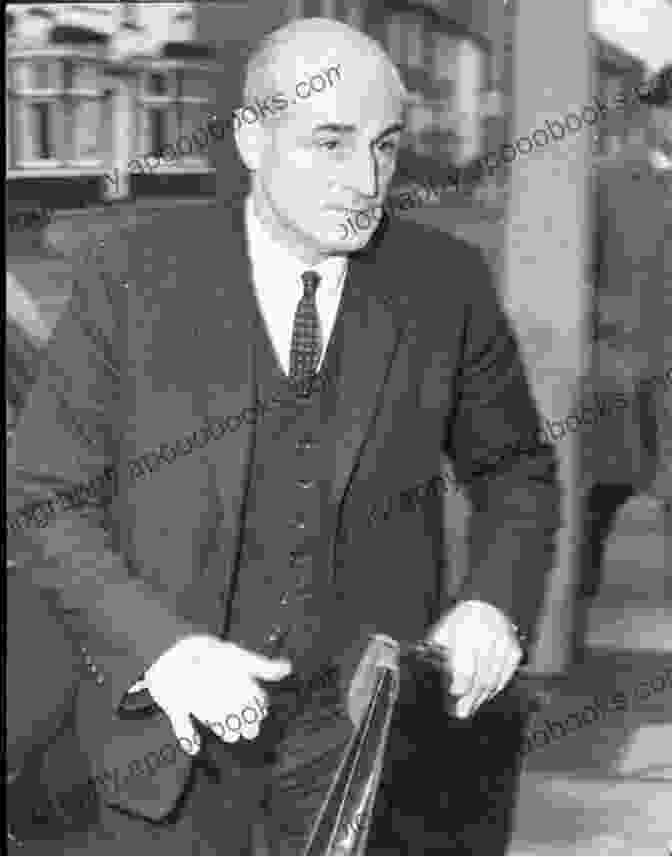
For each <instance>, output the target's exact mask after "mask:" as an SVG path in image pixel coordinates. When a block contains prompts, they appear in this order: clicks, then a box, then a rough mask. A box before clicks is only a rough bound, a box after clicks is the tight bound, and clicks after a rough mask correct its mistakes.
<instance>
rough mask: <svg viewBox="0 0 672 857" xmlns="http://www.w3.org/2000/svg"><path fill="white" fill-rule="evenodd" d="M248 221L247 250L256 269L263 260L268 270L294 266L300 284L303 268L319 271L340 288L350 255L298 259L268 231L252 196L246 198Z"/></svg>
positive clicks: (323, 280) (325, 280)
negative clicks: (312, 260)
mask: <svg viewBox="0 0 672 857" xmlns="http://www.w3.org/2000/svg"><path fill="white" fill-rule="evenodd" d="M245 222H246V228H247V239H248V250H249V254H250V260H251V262H252V267H253V269H254V267H255V262H259V261H260V260H263V265H264V268H265V269H266V270H269V269H270V270H272V269H273V266H274V265H275V264H277V270H278V271H287V270H291V271H292V272H293V273H294V274H295V279H296V282H297V283H299V284H300V282H301V274H303V273H304V271H317V272H318V273H319V274H320V278H321V283H322V285H323V286H326V287H327V288H328V289H329V290H330V291H331V289H338V288H340V286H341V285H342V283H343V279H344V276H343V275H344V270H345V266H346V265H347V258H346V257H344V256H330V257H329V258H328V259H324V260H323V261H322V262H319V263H318V264H317V265H306V263H305V262H302V261H301V259H298V258H297V257H296V256H295V255H294V254H293V253H291V251H289V250H288V249H287V248H286V247H285V246H284V245H283V244H280V243H279V242H278V241H276V240H275V239H274V238H273V237H272V236H271V235H270V234H269V232H268V230H267V229H266V227H265V226H264V224H263V223H262V222H261V221H260V220H259V218H258V217H257V215H256V214H255V211H254V204H253V202H252V196H251V195H250V196H248V197H247V199H246V200H245Z"/></svg>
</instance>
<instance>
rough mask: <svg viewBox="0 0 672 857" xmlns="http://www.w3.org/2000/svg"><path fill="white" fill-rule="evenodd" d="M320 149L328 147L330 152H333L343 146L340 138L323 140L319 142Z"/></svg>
mask: <svg viewBox="0 0 672 857" xmlns="http://www.w3.org/2000/svg"><path fill="white" fill-rule="evenodd" d="M317 145H318V146H319V148H320V149H326V150H327V151H329V152H333V151H334V150H335V149H337V148H339V147H340V146H341V141H340V140H322V141H321V142H320V143H318V144H317Z"/></svg>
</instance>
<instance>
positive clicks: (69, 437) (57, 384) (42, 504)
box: [8, 234, 204, 705]
mask: <svg viewBox="0 0 672 857" xmlns="http://www.w3.org/2000/svg"><path fill="white" fill-rule="evenodd" d="M106 244H107V249H106V250H105V251H103V250H102V248H101V247H100V246H98V247H97V248H95V251H94V250H92V248H91V247H89V248H88V252H87V254H86V255H87V256H88V258H86V259H85V260H83V261H82V262H80V263H76V264H75V277H74V284H73V292H72V297H71V299H70V301H69V303H68V306H67V307H66V309H65V310H64V312H63V314H62V316H61V317H60V319H59V321H58V322H57V324H56V327H55V329H54V332H53V335H52V338H51V340H50V343H49V346H48V348H47V351H46V354H45V355H44V359H43V361H42V365H41V370H40V373H39V376H38V378H37V381H36V383H35V386H34V387H33V389H32V391H31V393H30V395H29V398H28V402H27V405H26V407H25V409H24V411H23V413H22V416H21V419H20V420H19V424H18V426H17V430H16V435H15V439H14V446H13V448H12V450H11V459H10V462H9V478H8V488H9V492H8V493H9V499H8V513H9V521H8V537H9V540H10V544H11V549H13V550H14V552H15V553H16V555H17V556H18V557H20V558H22V561H21V562H20V563H19V564H20V567H21V571H20V573H22V574H25V575H27V576H29V577H30V578H31V579H32V582H33V583H35V584H36V585H37V586H38V587H40V589H41V590H42V591H43V594H44V595H46V596H48V597H49V598H50V600H52V601H55V604H56V606H57V608H58V610H59V615H60V617H61V619H62V621H63V622H65V623H66V626H67V627H68V629H69V630H70V631H71V632H73V633H74V635H75V636H76V637H79V638H80V639H82V640H84V639H85V640H86V641H87V651H89V652H90V653H91V654H92V655H95V653H96V651H99V652H107V653H110V652H113V653H114V657H113V658H111V659H109V660H110V662H111V663H112V665H113V667H112V668H113V674H111V675H110V674H109V673H108V674H107V679H108V692H109V693H110V695H111V698H112V699H113V700H115V705H118V703H119V702H120V701H121V699H122V698H123V696H124V693H125V692H126V691H127V689H128V688H129V687H130V686H131V685H132V684H133V682H134V681H136V680H137V678H138V677H139V676H140V675H142V673H144V671H145V669H146V668H147V667H148V666H149V665H150V664H152V663H153V662H154V661H155V660H156V659H157V658H158V656H159V655H161V654H162V653H163V652H164V651H165V650H166V649H168V648H169V647H170V646H171V645H172V644H173V643H174V642H176V640H178V639H180V638H181V637H184V636H186V635H187V634H190V633H195V632H201V633H202V632H203V630H204V629H202V628H196V627H194V626H193V625H191V624H190V623H188V622H186V621H183V620H182V619H180V618H179V617H178V616H176V615H175V612H174V607H171V605H170V604H169V603H162V600H161V596H160V595H159V594H158V593H157V592H155V591H154V590H153V589H152V587H151V586H150V585H149V584H148V583H147V582H145V581H143V580H142V579H141V578H140V577H139V576H137V575H135V576H133V575H132V574H130V573H129V570H128V567H127V563H126V562H125V558H124V557H123V556H122V555H120V554H119V553H117V552H116V551H115V550H114V549H113V546H112V544H113V540H112V539H111V537H110V536H111V532H110V526H109V520H110V519H109V516H108V512H109V506H110V503H111V502H112V500H113V498H114V496H115V493H116V491H117V486H118V483H119V477H120V475H122V470H121V469H122V468H123V467H124V464H125V463H124V462H123V461H120V460H119V458H118V453H117V450H118V446H119V444H118V438H117V430H118V429H117V410H116V409H117V407H118V402H119V401H120V396H121V387H122V381H123V379H122V366H123V361H122V360H121V355H122V354H123V353H124V352H123V349H124V348H125V340H126V331H125V321H124V309H125V306H126V299H125V298H124V288H123V284H122V283H121V281H120V278H119V277H118V276H115V274H114V273H113V272H114V266H115V264H116V267H117V268H119V267H122V268H123V262H124V259H125V257H126V250H127V248H126V246H125V244H124V240H123V237H122V235H121V234H120V235H118V236H116V240H114V239H109V240H108V242H106ZM110 244H112V245H113V246H112V248H110ZM115 254H116V255H115ZM111 272H112V273H111ZM163 597H164V598H165V596H163Z"/></svg>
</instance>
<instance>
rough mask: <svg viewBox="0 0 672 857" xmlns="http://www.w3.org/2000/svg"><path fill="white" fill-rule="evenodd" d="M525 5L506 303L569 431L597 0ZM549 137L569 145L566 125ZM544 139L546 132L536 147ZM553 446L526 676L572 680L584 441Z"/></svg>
mask: <svg viewBox="0 0 672 857" xmlns="http://www.w3.org/2000/svg"><path fill="white" fill-rule="evenodd" d="M517 5H518V8H517V14H516V20H515V22H514V42H513V59H514V71H513V107H514V120H513V130H512V133H511V137H510V142H511V143H513V144H517V149H516V155H515V158H514V156H513V154H512V153H510V154H508V155H507V157H508V158H510V159H512V163H511V196H510V210H509V216H508V218H507V226H506V229H507V232H506V242H505V258H504V279H503V297H504V300H505V303H506V305H507V307H508V308H509V311H510V313H511V315H512V317H513V319H514V321H515V323H516V326H517V328H518V331H519V334H520V337H521V344H522V347H523V351H524V354H525V357H526V360H527V364H528V366H529V369H530V378H531V381H532V384H533V389H534V393H535V397H536V399H537V402H538V405H539V408H540V409H541V412H542V414H543V417H544V418H547V419H549V420H563V421H564V420H565V418H566V416H567V415H568V413H569V411H570V410H571V408H572V406H573V404H574V401H575V399H576V397H577V382H578V380H579V377H580V375H581V373H582V371H583V364H584V361H585V359H586V351H587V349H586V347H585V343H587V341H588V331H587V307H588V292H589V287H588V284H587V282H586V281H585V271H586V263H585V260H586V251H587V246H588V242H587V237H588V221H587V190H588V166H589V157H590V154H589V153H590V140H591V136H592V134H593V133H594V129H592V128H591V127H589V125H587V124H586V121H589V119H588V120H586V121H584V119H582V118H580V117H582V110H583V108H584V107H585V106H587V105H588V104H589V102H590V98H591V93H590V80H591V71H590V69H591V62H592V61H591V49H590V41H589V27H590V21H589V11H588V0H573V2H571V3H558V2H557V0H517ZM570 113H572V114H575V117H579V119H578V123H577V121H576V118H574V119H570V120H569V124H570V125H571V127H572V129H573V130H568V126H567V118H568V116H569V114H570ZM590 115H591V114H588V113H586V116H588V117H590ZM546 120H550V121H551V122H554V121H555V120H557V121H558V122H559V123H561V125H562V127H564V131H565V133H564V135H563V136H562V139H550V136H549V135H548V128H549V126H548V125H546ZM597 121H599V120H597ZM577 125H578V127H577ZM552 127H553V128H555V136H556V137H560V136H561V134H560V130H559V127H560V126H558V125H552ZM537 129H541V131H540V133H538V134H536V135H535V137H534V140H533V141H530V138H531V137H532V135H533V133H534V132H535V131H536V130H537ZM542 131H545V133H546V135H547V142H546V143H544V142H543V139H544V138H543V133H542ZM523 137H526V138H528V140H527V142H522V141H521V138H523ZM530 149H532V151H530ZM558 434H559V431H558ZM555 446H556V450H557V453H558V457H559V459H560V475H561V480H562V485H563V489H564V501H563V503H564V508H563V519H564V527H563V529H562V530H561V531H560V533H559V536H558V554H557V559H556V563H555V568H554V570H553V572H552V573H551V575H550V576H549V585H548V589H547V595H546V602H545V606H544V609H543V612H542V618H541V624H540V636H539V639H538V642H537V645H536V647H535V650H534V651H533V653H532V656H531V662H530V667H529V671H530V672H531V673H536V674H545V675H553V674H561V673H563V672H564V670H565V668H566V667H567V666H568V664H569V662H570V661H571V657H572V643H573V632H574V626H575V621H576V616H575V610H574V603H573V597H572V589H573V585H574V580H575V577H576V574H577V559H578V551H577V550H576V547H575V545H576V542H577V540H578V536H579V523H580V508H579V507H580V490H579V484H580V481H579V480H580V474H579V472H578V453H579V447H578V435H577V433H574V434H571V433H569V432H567V433H565V436H564V437H563V438H561V439H558V440H557V442H556V444H555ZM533 571H534V570H533V569H530V573H533Z"/></svg>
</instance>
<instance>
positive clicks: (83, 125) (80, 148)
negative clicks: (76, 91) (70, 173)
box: [73, 98, 102, 161]
mask: <svg viewBox="0 0 672 857" xmlns="http://www.w3.org/2000/svg"><path fill="white" fill-rule="evenodd" d="M74 111H75V112H74V121H73V137H74V140H73V149H74V153H73V157H74V158H75V160H78V161H89V160H96V159H97V158H98V157H100V155H99V148H100V128H101V122H102V117H101V103H100V101H98V100H97V99H94V98H83V99H81V100H80V101H79V102H78V103H76V104H75V106H74Z"/></svg>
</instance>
